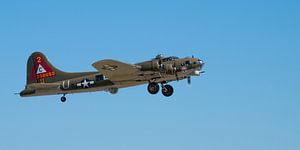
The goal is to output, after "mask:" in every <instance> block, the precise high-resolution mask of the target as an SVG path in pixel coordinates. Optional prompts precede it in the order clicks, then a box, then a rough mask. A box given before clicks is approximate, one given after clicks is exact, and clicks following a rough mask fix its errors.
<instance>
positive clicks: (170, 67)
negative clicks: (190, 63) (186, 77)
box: [164, 64, 176, 74]
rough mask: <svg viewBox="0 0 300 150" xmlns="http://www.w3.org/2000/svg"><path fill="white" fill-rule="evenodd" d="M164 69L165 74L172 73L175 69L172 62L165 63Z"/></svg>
mask: <svg viewBox="0 0 300 150" xmlns="http://www.w3.org/2000/svg"><path fill="white" fill-rule="evenodd" d="M164 69H165V72H166V73H167V74H174V72H175V70H176V69H175V68H174V67H173V65H172V64H165V65H164Z"/></svg>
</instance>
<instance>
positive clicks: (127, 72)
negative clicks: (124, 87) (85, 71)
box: [93, 59, 141, 81]
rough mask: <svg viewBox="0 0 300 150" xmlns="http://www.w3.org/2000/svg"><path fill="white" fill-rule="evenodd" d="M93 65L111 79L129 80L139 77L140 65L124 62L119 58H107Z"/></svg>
mask: <svg viewBox="0 0 300 150" xmlns="http://www.w3.org/2000/svg"><path fill="white" fill-rule="evenodd" d="M93 67H94V68H96V69H97V70H98V71H99V72H101V73H102V74H103V75H105V76H106V77H108V78H109V79H110V80H111V81H128V80H135V79H136V78H138V76H139V73H140V72H141V71H140V66H137V65H132V64H127V63H123V62H120V61H117V60H112V59H106V60H101V61H98V62H95V63H94V64H93Z"/></svg>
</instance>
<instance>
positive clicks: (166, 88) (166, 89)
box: [162, 85, 174, 97]
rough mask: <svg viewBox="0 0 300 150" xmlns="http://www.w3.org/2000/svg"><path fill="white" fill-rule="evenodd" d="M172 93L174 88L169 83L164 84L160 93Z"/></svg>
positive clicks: (168, 94)
mask: <svg viewBox="0 0 300 150" xmlns="http://www.w3.org/2000/svg"><path fill="white" fill-rule="evenodd" d="M173 93H174V89H173V87H172V86H171V85H164V86H163V88H162V94H163V95H164V96H166V97H170V96H172V95H173Z"/></svg>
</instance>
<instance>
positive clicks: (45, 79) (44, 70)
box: [27, 52, 63, 84]
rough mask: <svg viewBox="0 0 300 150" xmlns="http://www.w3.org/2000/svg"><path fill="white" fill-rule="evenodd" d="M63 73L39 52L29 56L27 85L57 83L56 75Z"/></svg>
mask: <svg viewBox="0 0 300 150" xmlns="http://www.w3.org/2000/svg"><path fill="white" fill-rule="evenodd" d="M61 73H63V72H62V71H60V70H59V69H57V68H55V67H54V66H53V65H52V64H51V63H50V62H49V61H48V60H47V58H46V56H45V55H44V54H42V53H41V52H35V53H33V54H31V56H30V57H29V58H28V61H27V84H31V83H51V82H55V81H57V75H59V74H61Z"/></svg>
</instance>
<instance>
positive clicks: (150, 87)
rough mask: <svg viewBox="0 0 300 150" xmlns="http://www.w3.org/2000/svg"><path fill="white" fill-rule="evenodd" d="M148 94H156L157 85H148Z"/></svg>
mask: <svg viewBox="0 0 300 150" xmlns="http://www.w3.org/2000/svg"><path fill="white" fill-rule="evenodd" d="M148 92H149V93H150V94H157V93H158V92H159V85H158V84H157V83H150V84H149V85H148Z"/></svg>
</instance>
